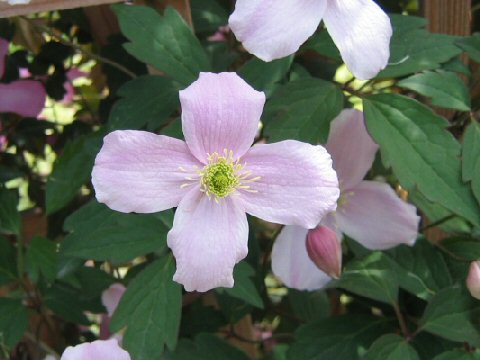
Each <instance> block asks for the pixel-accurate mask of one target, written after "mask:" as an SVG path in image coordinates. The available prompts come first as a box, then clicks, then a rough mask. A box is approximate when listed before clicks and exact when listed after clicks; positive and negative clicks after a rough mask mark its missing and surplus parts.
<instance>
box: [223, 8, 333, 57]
mask: <svg viewBox="0 0 480 360" xmlns="http://www.w3.org/2000/svg"><path fill="white" fill-rule="evenodd" d="M327 2H328V1H325V0H295V1H292V0H237V2H236V4H235V11H234V12H233V14H232V15H231V16H230V18H229V19H228V24H229V25H230V28H231V29H232V31H233V33H234V34H235V36H236V37H237V39H238V41H240V42H242V44H243V46H244V47H245V49H247V51H248V52H249V53H251V54H254V55H255V56H257V57H258V58H260V59H262V60H264V61H272V60H274V59H279V58H282V57H285V56H287V55H290V54H293V53H294V52H295V51H297V50H298V48H299V47H300V45H302V44H303V43H304V42H305V41H306V40H307V39H308V38H309V37H310V36H312V34H313V33H314V32H315V30H316V29H317V27H318V24H320V21H321V20H322V16H323V14H324V12H325V8H326V5H327Z"/></svg>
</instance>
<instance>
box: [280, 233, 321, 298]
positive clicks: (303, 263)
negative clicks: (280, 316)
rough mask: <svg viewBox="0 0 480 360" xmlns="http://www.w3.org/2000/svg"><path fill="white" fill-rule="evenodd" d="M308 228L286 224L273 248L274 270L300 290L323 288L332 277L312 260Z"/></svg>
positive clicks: (286, 283) (288, 284)
mask: <svg viewBox="0 0 480 360" xmlns="http://www.w3.org/2000/svg"><path fill="white" fill-rule="evenodd" d="M307 232H308V230H307V229H304V228H302V227H299V226H285V227H284V228H283V229H282V231H281V232H280V234H279V235H278V237H277V239H276V240H275V243H274V244H273V249H272V270H273V273H274V274H275V276H277V277H278V278H279V279H280V280H282V282H283V283H284V284H285V285H286V286H288V287H290V288H295V289H299V290H316V289H321V288H322V287H324V286H325V284H326V283H328V282H329V281H330V277H329V276H328V275H327V274H325V273H324V272H323V271H320V270H319V269H318V268H317V266H316V265H315V264H314V263H313V262H312V261H311V260H310V258H309V257H308V253H307V247H306V245H305V242H306V239H307Z"/></svg>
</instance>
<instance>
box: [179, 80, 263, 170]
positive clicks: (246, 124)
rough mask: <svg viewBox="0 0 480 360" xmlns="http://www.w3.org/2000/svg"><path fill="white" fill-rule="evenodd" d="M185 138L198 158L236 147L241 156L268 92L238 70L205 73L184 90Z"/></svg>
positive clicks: (183, 118) (183, 119)
mask: <svg viewBox="0 0 480 360" xmlns="http://www.w3.org/2000/svg"><path fill="white" fill-rule="evenodd" d="M180 102H181V104H182V127H183V134H184V135H185V140H186V142H187V144H188V147H189V148H190V151H191V152H192V154H194V155H195V156H196V157H197V159H198V160H200V161H202V162H206V159H207V154H212V153H214V152H217V153H219V154H223V153H224V150H225V149H228V150H229V151H230V150H232V151H233V153H234V157H235V158H237V157H240V156H242V155H243V154H245V152H246V151H247V150H248V148H249V147H250V146H251V145H252V143H253V139H254V137H255V134H256V132H257V129H258V123H259V120H260V116H261V114H262V110H263V105H264V103H265V94H264V93H263V92H259V91H256V90H254V89H253V88H252V87H251V86H250V85H248V84H247V83H246V82H245V81H243V80H242V79H241V78H240V77H238V75H237V74H235V73H220V74H214V73H201V74H200V77H199V79H198V80H197V81H195V82H193V83H192V84H191V85H190V86H189V87H188V88H186V89H185V90H182V91H180Z"/></svg>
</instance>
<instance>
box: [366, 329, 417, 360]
mask: <svg viewBox="0 0 480 360" xmlns="http://www.w3.org/2000/svg"><path fill="white" fill-rule="evenodd" d="M362 360H419V357H418V354H417V352H416V351H415V349H414V348H412V347H411V346H410V345H409V344H408V342H407V341H406V340H405V339H404V338H402V337H401V336H399V335H395V334H387V335H383V336H382V337H380V338H378V339H377V340H375V342H374V343H373V344H372V346H371V347H370V349H368V351H367V353H366V354H365V356H364V357H362Z"/></svg>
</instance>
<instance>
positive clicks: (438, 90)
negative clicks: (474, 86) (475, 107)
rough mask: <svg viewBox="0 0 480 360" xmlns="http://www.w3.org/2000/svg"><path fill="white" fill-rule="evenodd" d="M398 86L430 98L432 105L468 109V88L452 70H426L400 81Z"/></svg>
mask: <svg viewBox="0 0 480 360" xmlns="http://www.w3.org/2000/svg"><path fill="white" fill-rule="evenodd" d="M447 84H448V85H447ZM398 86H400V87H402V88H405V89H410V90H413V91H416V92H417V93H419V94H420V95H423V96H426V97H429V98H431V101H432V105H435V106H439V107H442V108H447V109H457V110H461V111H469V110H470V94H469V90H468V89H467V87H466V85H465V83H464V82H463V81H462V80H461V79H460V78H459V77H458V76H457V75H455V74H454V73H452V72H448V71H426V72H424V73H421V74H416V75H413V76H410V77H409V78H406V79H404V80H402V81H400V82H399V83H398Z"/></svg>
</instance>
